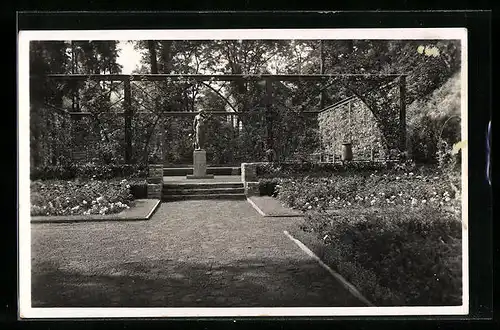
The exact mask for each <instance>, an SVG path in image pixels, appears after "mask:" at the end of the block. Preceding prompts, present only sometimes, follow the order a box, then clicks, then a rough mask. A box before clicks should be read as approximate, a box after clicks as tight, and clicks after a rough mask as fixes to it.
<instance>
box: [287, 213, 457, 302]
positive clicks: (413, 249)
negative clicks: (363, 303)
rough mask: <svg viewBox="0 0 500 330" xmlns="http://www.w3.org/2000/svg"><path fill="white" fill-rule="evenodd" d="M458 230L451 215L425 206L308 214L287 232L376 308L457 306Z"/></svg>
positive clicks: (453, 216)
mask: <svg viewBox="0 0 500 330" xmlns="http://www.w3.org/2000/svg"><path fill="white" fill-rule="evenodd" d="M365 211H366V210H365ZM461 232H462V231H461V222H460V219H458V218H457V217H456V216H455V215H454V214H452V213H447V212H445V211H443V210H440V209H437V208H434V207H428V206H426V207H419V208H415V209H411V210H410V209H408V208H407V207H402V206H399V207H395V208H391V209H387V210H384V211H383V212H379V213H375V212H363V213H359V212H356V211H354V212H353V210H349V211H348V210H346V211H345V212H343V213H342V214H341V215H332V214H327V213H325V212H308V213H307V214H306V217H305V221H304V224H303V225H302V226H301V227H300V228H299V229H297V230H295V231H292V233H293V234H294V235H295V236H297V238H298V239H300V240H302V241H303V242H304V243H305V244H306V245H308V246H309V247H310V248H312V249H313V250H314V252H315V253H317V254H318V255H319V256H320V257H321V258H322V259H323V261H324V262H325V263H327V264H328V265H330V266H331V267H332V268H334V269H336V270H337V271H338V272H339V273H340V274H342V276H344V277H345V278H346V279H347V280H348V281H350V282H351V283H352V284H353V285H355V286H356V287H357V288H358V289H359V290H360V291H361V293H362V294H363V295H365V296H366V297H367V298H368V299H369V300H371V301H372V302H373V303H374V304H375V305H378V306H408V305H412V306H417V305H420V306H429V305H433V306H438V305H460V304H461V295H462V291H461V290H462V275H461V273H462V272H461V270H462V260H461V255H462V251H461Z"/></svg>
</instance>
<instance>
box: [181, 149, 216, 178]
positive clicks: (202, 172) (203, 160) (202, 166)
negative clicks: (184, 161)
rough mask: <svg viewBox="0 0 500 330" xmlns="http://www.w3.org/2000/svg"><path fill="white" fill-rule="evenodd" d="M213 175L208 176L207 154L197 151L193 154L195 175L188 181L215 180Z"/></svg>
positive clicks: (189, 176)
mask: <svg viewBox="0 0 500 330" xmlns="http://www.w3.org/2000/svg"><path fill="white" fill-rule="evenodd" d="M213 177H214V176H213V174H207V152H206V151H205V150H195V151H194V152H193V174H192V175H188V176H187V178H188V179H213Z"/></svg>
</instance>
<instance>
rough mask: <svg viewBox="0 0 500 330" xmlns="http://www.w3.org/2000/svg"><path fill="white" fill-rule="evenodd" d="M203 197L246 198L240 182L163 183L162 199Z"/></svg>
mask: <svg viewBox="0 0 500 330" xmlns="http://www.w3.org/2000/svg"><path fill="white" fill-rule="evenodd" d="M193 199H197V200H203V199H226V200H227V199H230V200H243V199H246V196H245V189H244V186H243V183H242V182H210V183H205V182H193V183H164V184H163V190H162V200H163V201H177V200H193Z"/></svg>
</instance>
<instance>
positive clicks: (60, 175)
mask: <svg viewBox="0 0 500 330" xmlns="http://www.w3.org/2000/svg"><path fill="white" fill-rule="evenodd" d="M146 176H147V166H146V165H144V164H110V165H96V164H92V163H88V164H82V165H75V164H70V165H58V166H43V167H38V168H34V169H32V170H31V173H30V178H31V180H72V179H75V178H81V179H91V178H93V179H96V180H103V179H112V178H123V177H146Z"/></svg>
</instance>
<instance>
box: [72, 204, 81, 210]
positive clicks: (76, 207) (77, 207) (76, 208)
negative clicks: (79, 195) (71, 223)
mask: <svg viewBox="0 0 500 330" xmlns="http://www.w3.org/2000/svg"><path fill="white" fill-rule="evenodd" d="M79 208H80V206H78V205H77V206H75V207H72V208H71V211H76V210H78V209H79Z"/></svg>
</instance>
